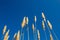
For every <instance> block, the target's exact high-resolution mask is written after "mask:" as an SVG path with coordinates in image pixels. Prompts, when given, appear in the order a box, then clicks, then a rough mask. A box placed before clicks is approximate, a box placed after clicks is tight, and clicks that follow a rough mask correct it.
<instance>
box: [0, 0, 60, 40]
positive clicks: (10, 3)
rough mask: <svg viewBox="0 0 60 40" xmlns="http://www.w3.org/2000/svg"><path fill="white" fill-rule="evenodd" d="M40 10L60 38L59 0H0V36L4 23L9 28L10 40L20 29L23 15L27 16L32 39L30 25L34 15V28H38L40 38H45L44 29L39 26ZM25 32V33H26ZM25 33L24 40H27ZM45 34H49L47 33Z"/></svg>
mask: <svg viewBox="0 0 60 40" xmlns="http://www.w3.org/2000/svg"><path fill="white" fill-rule="evenodd" d="M42 12H44V14H45V16H46V18H47V19H48V20H49V21H50V22H51V23H52V25H53V30H54V31H55V33H56V35H57V36H58V38H59V39H60V36H59V35H60V0H0V38H1V37H2V29H3V27H4V25H7V29H10V33H9V35H10V38H9V40H12V37H13V35H14V33H15V32H17V31H18V30H21V22H22V19H23V17H24V16H28V17H29V24H28V26H29V28H30V40H33V36H32V29H31V28H32V27H31V25H32V23H34V16H35V15H36V16H37V23H36V28H37V29H39V30H40V33H41V40H45V37H44V31H43V29H42V27H41V21H42V17H41V13H42ZM25 34H26V35H27V33H25ZM26 35H25V38H24V39H25V40H27V36H26ZM47 35H49V34H48V33H47ZM2 39H3V37H2ZM48 39H49V38H48Z"/></svg>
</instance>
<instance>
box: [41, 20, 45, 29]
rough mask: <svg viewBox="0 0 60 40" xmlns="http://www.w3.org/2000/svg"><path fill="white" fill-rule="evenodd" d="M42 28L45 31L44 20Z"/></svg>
mask: <svg viewBox="0 0 60 40" xmlns="http://www.w3.org/2000/svg"><path fill="white" fill-rule="evenodd" d="M42 28H43V29H44V30H45V24H44V21H43V20H42Z"/></svg>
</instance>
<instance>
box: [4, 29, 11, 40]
mask: <svg viewBox="0 0 60 40" xmlns="http://www.w3.org/2000/svg"><path fill="white" fill-rule="evenodd" d="M9 31H10V30H8V31H7V32H6V34H5V36H4V40H8V38H9Z"/></svg>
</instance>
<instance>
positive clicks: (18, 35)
mask: <svg viewBox="0 0 60 40" xmlns="http://www.w3.org/2000/svg"><path fill="white" fill-rule="evenodd" d="M17 40H20V31H18V33H17Z"/></svg>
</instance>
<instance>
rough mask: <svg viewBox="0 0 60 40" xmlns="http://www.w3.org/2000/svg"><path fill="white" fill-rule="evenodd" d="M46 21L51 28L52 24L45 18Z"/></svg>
mask: <svg viewBox="0 0 60 40" xmlns="http://www.w3.org/2000/svg"><path fill="white" fill-rule="evenodd" d="M47 23H48V26H49V28H50V29H51V30H52V24H51V23H50V21H49V20H47Z"/></svg>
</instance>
